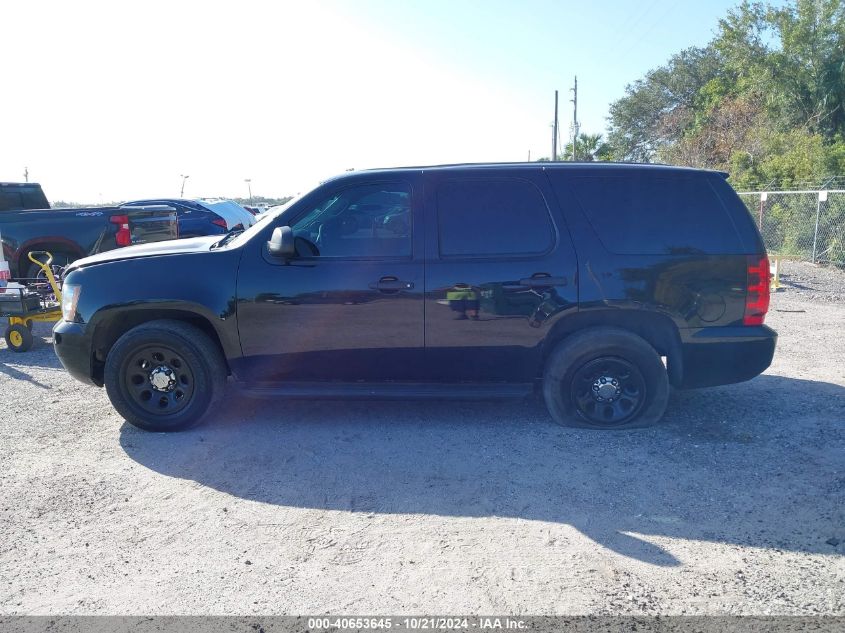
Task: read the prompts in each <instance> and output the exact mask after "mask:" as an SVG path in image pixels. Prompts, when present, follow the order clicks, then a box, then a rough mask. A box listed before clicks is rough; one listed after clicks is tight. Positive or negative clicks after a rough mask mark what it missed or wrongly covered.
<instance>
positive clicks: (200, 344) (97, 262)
mask: <svg viewBox="0 0 845 633" xmlns="http://www.w3.org/2000/svg"><path fill="white" fill-rule="evenodd" d="M725 176H726V175H725V174H722V173H718V172H712V171H702V170H694V169H685V168H675V167H666V166H653V165H625V164H611V163H588V164H577V163H554V164H545V165H543V164H538V163H532V164H514V165H458V166H443V167H426V168H424V169H423V168H414V169H410V168H409V169H388V170H375V171H359V172H354V173H347V174H344V175H342V176H340V177H338V178H335V179H333V180H330V181H327V182H325V183H324V184H322V185H321V186H319V187H317V188H316V189H314V190H313V191H311V192H309V193H307V194H305V195H304V196H302V197H301V198H299V199H297V200H294V201H292V202H290V203H288V204H287V205H285V206H284V207H281V208H279V209H277V210H275V211H274V212H273V213H270V214H267V215H266V216H265V217H264V218H263V219H262V220H261V221H259V222H258V223H257V224H256V225H254V226H252V227H250V228H249V229H247V230H246V231H244V232H241V233H231V234H229V235H227V236H225V237H224V238H219V237H204V238H196V239H192V240H179V241H174V242H167V243H162V244H153V245H148V246H137V247H132V248H128V249H123V250H121V251H113V252H111V253H104V254H101V255H96V256H94V257H89V258H86V259H84V260H80V261H77V262H76V263H75V264H74V265H73V266H72V267H71V270H70V273H69V275H68V276H67V277H66V282H65V288H66V292H65V294H64V306H63V308H64V321H63V322H61V323H59V324H57V325H56V327H55V329H54V340H55V349H56V353H57V354H58V356H59V358H60V359H61V362H62V364H63V365H64V367H65V368H66V369H67V370H68V371H69V372H70V373H71V374H72V375H73V376H75V377H76V378H78V379H80V380H82V381H84V382H88V383H92V384H94V385H99V386H103V385H105V388H106V391H107V393H108V396H109V398H110V399H111V402H112V404H113V405H114V407H115V408H116V409H117V410H118V412H119V413H120V414H121V415H122V416H123V417H124V418H125V419H126V420H128V421H129V422H130V423H132V424H134V425H136V426H139V427H141V428H144V429H150V430H155V431H169V430H177V429H183V428H186V427H188V426H190V425H191V424H194V423H195V422H197V421H198V420H199V419H200V418H201V417H202V416H203V414H205V413H206V412H207V411H209V410H210V409H212V408H213V407H214V403H215V402H216V401H217V399H218V398H219V397H220V395H221V393H222V391H223V388H224V384H225V382H226V377H227V375H231V376H232V377H233V379H234V383H235V385H236V386H238V387H240V388H241V389H243V390H244V391H246V392H247V393H253V394H260V395H278V396H295V397H316V398H335V397H337V398H347V397H373V396H378V397H392V398H402V399H412V398H418V397H436V398H468V397H470V398H500V397H509V396H513V397H521V396H525V395H527V394H530V393H531V392H532V390H534V389H535V388H537V389H539V390H540V391H541V393H542V394H543V397H544V399H545V402H546V405H547V406H548V409H549V412H550V413H551V415H552V418H553V419H554V420H556V421H557V422H560V423H562V424H567V425H573V426H581V427H590V428H614V429H619V428H629V427H632V426H641V425H647V424H653V423H655V422H656V421H658V420H659V419H660V418H661V416H662V415H663V412H664V410H665V407H666V402H667V397H668V394H669V387H670V385H673V386H675V387H677V388H690V387H706V386H711V385H723V384H728V383H734V382H740V381H744V380H748V379H750V378H752V377H754V376H756V375H757V374H759V373H760V372H762V371H763V370H764V369H766V367H768V366H769V364H770V363H771V360H772V355H773V353H774V349H775V342H776V337H777V335H776V333H775V332H774V331H773V330H771V329H770V328H768V327H767V326H765V325H764V324H763V320H764V318H765V315H766V312H767V310H768V305H769V278H768V261H767V256H766V251H765V248H764V246H763V242H762V240H761V238H760V234H759V232H758V231H757V228H756V226H755V225H754V222H753V221H752V219H751V217H750V215H749V213H748V212H747V210H746V208H745V206H744V205H743V204H742V202H741V201H740V200H739V198H738V197H737V195H736V193H735V192H734V191H733V190H732V189H731V187H730V186H729V185H728V183H727V181H726V179H725ZM127 279H131V280H132V283H131V284H127V283H125V281H124V280H127Z"/></svg>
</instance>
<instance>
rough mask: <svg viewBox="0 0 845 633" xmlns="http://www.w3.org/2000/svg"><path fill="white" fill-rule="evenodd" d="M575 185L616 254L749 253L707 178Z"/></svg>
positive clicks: (579, 181) (643, 177)
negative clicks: (743, 246)
mask: <svg viewBox="0 0 845 633" xmlns="http://www.w3.org/2000/svg"><path fill="white" fill-rule="evenodd" d="M570 182H571V184H572V187H573V189H574V191H575V195H576V197H577V198H578V202H580V203H581V207H582V208H583V209H584V211H585V213H586V215H587V219H588V220H589V222H590V224H591V225H592V226H593V229H594V230H595V231H596V233H597V234H598V236H599V239H600V240H601V241H602V244H604V246H605V248H607V250H609V251H611V252H613V253H618V254H621V255H671V254H683V253H705V254H730V253H742V252H743V248H742V244H741V241H740V237H739V234H738V233H737V230H736V227H735V226H734V223H733V221H732V220H731V217H730V215H729V213H728V211H727V210H726V209H725V207H724V205H723V204H722V201H721V199H720V198H719V197H718V196H717V195H716V192H715V191H714V190H713V188H712V187H711V186H710V184H709V183H708V182H707V179H706V178H704V177H701V176H686V175H680V176H678V175H674V176H672V175H651V174H637V175H631V176H607V177H600V176H595V177H578V178H573V179H572V180H571V181H570Z"/></svg>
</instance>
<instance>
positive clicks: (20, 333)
mask: <svg viewBox="0 0 845 633" xmlns="http://www.w3.org/2000/svg"><path fill="white" fill-rule="evenodd" d="M3 336H4V338H5V339H6V345H8V346H9V349H10V350H12V351H13V352H26V351H28V350H30V349H32V344H33V343H34V342H35V339H33V338H32V332H30V331H29V329H28V328H27V327H26V326H25V325H21V324H20V323H15V324H14V325H10V326H9V327H7V328H6V332H5V333H4V335H3Z"/></svg>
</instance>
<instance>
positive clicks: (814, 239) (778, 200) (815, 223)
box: [739, 189, 845, 265]
mask: <svg viewBox="0 0 845 633" xmlns="http://www.w3.org/2000/svg"><path fill="white" fill-rule="evenodd" d="M739 197H740V198H741V199H742V201H743V202H744V203H745V206H746V207H748V211H749V212H750V213H751V216H752V217H753V218H754V220H755V222H756V223H757V226H758V227H759V228H760V233H762V235H763V241H764V242H765V244H766V249H767V250H768V251H769V253H770V254H771V255H780V256H783V257H792V258H795V259H802V260H806V261H811V262H821V263H831V264H838V265H845V189H834V190H815V191H768V192H763V191H750V192H743V193H740V194H739Z"/></svg>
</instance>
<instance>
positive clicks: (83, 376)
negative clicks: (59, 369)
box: [53, 321, 102, 387]
mask: <svg viewBox="0 0 845 633" xmlns="http://www.w3.org/2000/svg"><path fill="white" fill-rule="evenodd" d="M53 349H54V350H55V352H56V356H58V357H59V360H60V361H61V363H62V366H63V367H64V368H65V369H66V370H67V372H68V373H69V374H70V375H71V376H73V377H74V378H76V379H77V380H79V381H81V382H84V383H86V384H88V385H96V386H98V387H102V384H100V383H98V382H96V381H95V380H94V378H93V375H94V372H93V360H94V356H93V351H92V349H91V338H90V336H88V335H87V333H86V331H85V324H83V323H68V322H67V321H59V322H58V323H56V325H55V326H54V327H53Z"/></svg>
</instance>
